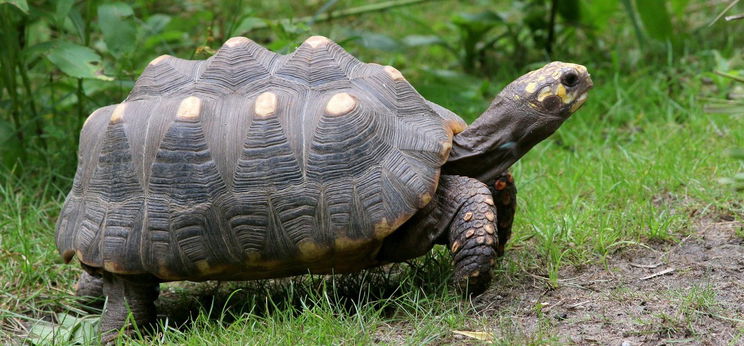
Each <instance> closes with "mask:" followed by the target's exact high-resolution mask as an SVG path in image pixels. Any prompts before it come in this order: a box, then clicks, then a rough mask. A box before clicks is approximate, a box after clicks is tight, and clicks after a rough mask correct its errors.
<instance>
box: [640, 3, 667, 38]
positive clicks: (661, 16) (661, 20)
mask: <svg viewBox="0 0 744 346" xmlns="http://www.w3.org/2000/svg"><path fill="white" fill-rule="evenodd" d="M635 5H636V9H637V10H638V15H639V16H640V17H641V21H642V22H643V28H644V29H645V30H646V33H647V34H648V36H650V37H651V38H654V39H657V40H660V41H667V40H669V39H671V38H672V34H673V32H672V21H671V19H670V18H669V12H668V11H667V8H666V1H665V0H636V2H635Z"/></svg>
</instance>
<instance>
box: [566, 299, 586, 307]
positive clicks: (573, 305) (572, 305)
mask: <svg viewBox="0 0 744 346" xmlns="http://www.w3.org/2000/svg"><path fill="white" fill-rule="evenodd" d="M589 302H591V300H585V301H583V302H578V303H576V304H571V305H569V306H568V308H569V309H576V308H579V307H581V306H582V305H584V304H586V303H589Z"/></svg>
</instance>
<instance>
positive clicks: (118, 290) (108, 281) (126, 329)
mask: <svg viewBox="0 0 744 346" xmlns="http://www.w3.org/2000/svg"><path fill="white" fill-rule="evenodd" d="M103 292H104V294H105V295H106V297H107V303H106V307H105V308H104V310H103V315H101V342H102V343H103V344H108V343H112V342H114V341H115V340H116V338H117V337H119V335H120V334H122V333H124V334H128V335H132V334H133V333H134V332H135V331H149V330H151V329H152V327H153V326H154V325H155V317H156V311H155V299H157V298H158V293H159V284H158V281H157V280H155V279H154V278H152V277H149V276H134V275H132V276H128V275H116V274H111V273H104V274H103Z"/></svg>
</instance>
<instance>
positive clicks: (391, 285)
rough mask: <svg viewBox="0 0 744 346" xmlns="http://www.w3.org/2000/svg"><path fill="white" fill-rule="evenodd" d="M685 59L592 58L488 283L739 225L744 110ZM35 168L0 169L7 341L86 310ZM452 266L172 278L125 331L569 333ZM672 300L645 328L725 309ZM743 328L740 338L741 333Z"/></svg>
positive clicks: (49, 175)
mask: <svg viewBox="0 0 744 346" xmlns="http://www.w3.org/2000/svg"><path fill="white" fill-rule="evenodd" d="M400 11H407V10H400ZM381 18H383V19H380V20H381V21H384V20H385V19H386V18H388V17H384V16H383V17H381ZM396 18H397V17H396ZM398 25H402V24H401V23H400V21H399V20H398V21H396V26H398ZM372 26H373V27H382V26H384V25H379V24H373V25H372ZM619 49H620V48H619ZM365 54H371V53H368V52H367V53H365ZM429 58H430V57H429V56H421V57H417V58H416V57H414V59H417V60H413V61H408V62H406V64H405V65H404V68H405V70H404V72H406V71H410V72H411V74H410V75H411V76H412V78H411V80H412V81H413V82H414V84H415V85H419V83H420V84H421V85H422V86H423V87H422V89H423V90H427V92H430V93H432V95H434V93H436V90H434V89H436V88H432V87H431V85H436V84H431V83H432V80H431V79H430V77H429V76H428V75H427V73H426V72H425V68H426V67H432V66H434V65H436V64H437V63H438V62H437V60H436V59H434V60H433V61H431V62H430V63H429V64H430V65H426V63H425V62H426V61H428V60H429ZM446 58H447V57H445V58H442V57H440V58H439V62H441V61H442V60H443V59H446ZM365 59H367V60H375V59H373V58H372V57H371V56H369V57H365ZM382 59H383V61H379V60H378V62H381V63H394V64H395V63H396V62H400V61H403V60H404V59H402V58H401V57H400V55H394V56H393V57H387V58H382ZM385 59H387V61H384V60H385ZM684 59H685V58H679V59H678V60H675V62H674V63H673V64H672V63H669V64H663V63H662V64H655V65H654V66H645V67H639V68H638V69H636V70H634V71H633V72H632V73H620V72H617V71H614V70H611V69H608V68H607V66H605V65H600V64H597V65H594V66H592V65H591V64H589V69H590V71H591V72H592V76H593V79H594V84H595V86H596V87H595V89H594V90H593V91H592V92H591V94H590V98H589V100H588V101H587V103H586V105H585V106H584V108H583V109H582V110H581V111H580V112H579V113H578V114H576V115H575V116H574V117H573V118H572V119H570V120H569V121H567V122H566V124H565V125H564V126H563V127H562V128H561V129H560V130H559V131H558V133H557V134H556V135H555V136H553V137H552V138H551V139H549V140H547V141H546V142H544V143H542V144H540V145H538V146H537V147H536V148H535V149H533V151H532V152H530V153H529V154H528V155H527V156H526V157H524V158H523V159H522V160H521V161H520V162H518V163H517V164H516V165H515V166H514V167H513V172H514V175H515V177H516V180H517V184H518V187H519V207H518V215H517V218H516V221H515V229H514V235H513V238H512V240H511V242H510V243H509V246H508V248H507V256H506V257H505V258H504V259H503V260H502V261H501V262H500V264H499V266H498V268H496V269H495V272H496V279H495V282H494V284H493V286H494V290H495V292H497V294H498V292H500V291H501V290H505V289H519V288H520V285H521V283H522V282H524V281H525V280H537V282H539V284H540V285H543V289H544V290H546V291H549V290H554V289H556V288H558V287H561V286H562V285H564V282H565V281H564V279H565V278H563V277H562V274H561V273H562V272H565V270H566V268H572V267H576V268H581V267H586V266H592V265H594V264H596V263H599V264H602V263H604V262H605V261H606V260H607V258H608V257H610V256H613V255H615V254H618V253H620V252H622V251H624V250H626V249H627V248H633V247H638V246H647V245H646V244H658V243H664V244H666V243H669V244H674V243H676V242H678V241H679V240H681V239H683V238H685V237H686V236H688V235H689V234H691V233H692V232H693V230H694V224H695V222H696V220H697V218H699V217H700V216H701V215H703V216H704V215H713V214H716V213H726V214H731V215H736V218H737V220H739V221H741V219H742V217H743V215H744V206H743V205H742V203H741V200H742V196H741V194H737V193H735V192H733V191H731V190H730V189H728V188H727V187H725V186H722V185H720V184H719V183H718V182H717V180H718V178H720V177H726V176H733V175H734V174H735V173H736V172H737V171H741V170H742V164H741V163H739V162H737V161H735V160H733V159H731V158H730V157H728V156H727V155H726V150H727V149H729V148H732V147H736V146H741V143H744V122H742V119H741V118H740V117H739V118H737V117H735V116H731V115H710V114H704V113H703V110H702V109H703V107H702V106H703V105H702V104H701V103H700V102H699V101H698V98H699V97H701V96H711V95H706V93H707V91H705V89H704V88H703V85H702V84H701V82H700V81H699V74H700V71H711V70H713V69H714V67H715V66H714V62H713V61H712V58H711V57H710V54H709V53H708V52H705V51H701V52H698V53H691V54H690V55H689V57H688V59H689V60H684ZM416 62H421V64H417V63H416ZM396 65H397V64H396ZM417 66H418V67H417ZM407 75H408V74H407ZM511 77H514V76H511ZM425 94H426V93H425ZM435 96H436V95H435ZM712 96H720V95H712ZM437 97H445V96H442V95H439V96H437ZM444 102H445V103H446V102H448V101H446V100H445V101H444ZM483 102H484V100H482V99H480V100H478V101H477V102H475V103H477V104H483ZM459 107H460V108H458V110H464V111H465V112H469V113H464V116H466V117H468V118H470V119H472V118H473V117H474V114H473V112H474V111H473V110H472V109H474V107H472V105H461V106H459ZM30 171H33V172H34V173H32V174H28V175H24V176H21V177H18V176H16V175H15V174H11V173H8V172H5V173H3V175H2V179H1V180H2V184H0V327H2V329H0V342H2V343H9V342H13V340H15V339H16V337H17V335H20V334H24V333H25V332H26V330H25V329H24V328H27V327H28V326H29V325H30V324H32V323H34V322H36V321H40V320H45V319H46V320H48V319H50V318H51V317H50V316H52V315H53V314H54V313H55V312H69V313H78V312H82V311H81V308H80V307H79V304H78V303H77V301H76V300H75V299H74V298H73V297H72V293H73V289H72V286H73V284H74V282H75V280H76V277H77V275H78V274H79V273H80V272H81V270H80V268H79V267H77V266H75V265H64V264H62V262H61V259H60V258H59V255H58V254H57V252H56V249H55V248H54V222H55V219H56V216H57V214H58V212H59V208H60V206H61V203H62V201H63V198H64V195H65V193H66V192H67V191H66V189H67V186H69V184H70V180H69V179H70V178H69V177H60V176H58V174H59V172H57V171H56V170H55V167H54V165H53V164H51V163H50V164H49V165H48V166H46V167H34V169H33V170H30ZM739 232H741V230H739ZM740 236H741V235H740ZM449 275H450V267H449V254H448V253H447V252H446V249H444V248H436V249H435V251H433V253H432V254H430V255H428V256H426V257H425V258H423V259H419V260H417V261H414V262H413V263H412V264H410V265H408V264H401V265H395V266H393V267H391V268H384V269H379V270H375V271H372V272H371V273H366V274H365V273H363V274H359V275H352V276H335V277H322V276H312V277H310V276H305V277H301V278H297V279H293V280H282V281H278V282H268V281H263V282H251V283H239V284H224V285H220V286H219V287H214V284H213V283H208V284H167V285H163V286H162V289H163V291H164V292H165V293H164V296H165V297H166V298H167V299H166V300H167V301H168V304H164V306H163V310H164V311H166V316H167V317H168V320H167V321H161V322H162V324H163V325H162V327H161V330H162V333H159V334H156V335H155V336H152V337H148V338H144V339H143V338H141V337H139V336H137V335H135V336H134V337H133V338H131V339H126V340H121V341H122V342H125V343H131V344H142V345H149V344H187V345H202V344H369V343H390V344H400V343H405V344H425V343H450V342H458V340H459V339H455V338H454V337H453V336H452V331H453V330H475V331H484V332H486V334H487V335H490V338H491V340H492V341H493V342H494V343H496V344H504V345H506V344H515V343H517V344H535V345H537V344H555V343H559V342H562V341H565V340H561V339H560V338H558V337H557V336H556V335H557V333H556V331H557V330H558V328H561V325H560V324H559V323H558V322H556V321H557V320H556V319H555V318H554V316H553V315H552V314H551V313H550V312H549V311H545V309H544V308H543V307H542V305H540V304H541V303H539V299H540V297H538V296H535V297H532V296H524V299H526V300H534V301H535V304H534V305H533V306H534V308H533V310H532V312H531V313H530V314H528V316H530V319H529V320H527V321H521V320H516V319H514V318H512V316H515V315H518V314H522V315H524V312H522V311H517V310H516V308H514V307H512V306H510V305H508V302H504V301H503V300H498V299H496V300H494V301H493V302H487V303H485V305H486V307H485V308H484V307H483V304H484V303H483V302H481V303H479V304H480V305H479V306H478V307H476V306H475V304H474V303H473V302H472V301H470V300H467V299H462V298H460V296H459V295H458V294H457V293H456V292H455V291H454V290H453V289H451V287H450V286H449V285H448V280H449ZM525 294H526V293H525ZM666 299H668V300H669V302H670V304H674V305H675V306H677V307H678V309H677V311H674V312H671V313H660V314H659V315H657V316H654V318H653V319H651V320H649V322H648V323H649V324H652V323H657V322H659V321H660V322H659V323H657V324H658V325H656V326H655V327H654V328H657V329H655V330H654V332H657V333H662V334H664V333H666V334H669V335H676V334H677V333H678V332H679V331H685V330H688V329H689V330H691V331H694V326H691V324H694V322H695V319H696V318H697V316H698V315H699V314H712V313H720V311H719V310H720V309H722V308H721V307H719V306H718V305H717V303H716V302H715V294H713V293H711V291H710V288H709V287H694V288H691V289H690V290H687V291H678V292H673V293H672V294H670V295H669V296H668V297H667V298H666ZM501 304H503V305H501ZM739 328H740V330H741V331H740V333H739V335H738V336H737V338H738V340H739V341H738V342H740V341H741V340H742V339H743V338H744V336H742V335H744V329H741V328H742V327H739ZM693 334H694V333H693ZM466 341H470V340H465V341H463V342H466ZM730 342H732V344H735V343H736V342H737V341H736V340H734V339H732V340H730Z"/></svg>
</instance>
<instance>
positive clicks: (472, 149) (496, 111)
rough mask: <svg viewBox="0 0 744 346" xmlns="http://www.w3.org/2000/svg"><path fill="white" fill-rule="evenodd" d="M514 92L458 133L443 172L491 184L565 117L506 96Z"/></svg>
mask: <svg viewBox="0 0 744 346" xmlns="http://www.w3.org/2000/svg"><path fill="white" fill-rule="evenodd" d="M510 94H511V93H510V92H509V91H508V90H504V91H502V92H501V93H500V94H499V96H497V97H496V99H494V100H493V102H491V105H490V106H489V107H488V109H487V110H486V111H485V112H484V113H483V114H482V115H481V116H480V117H479V118H478V119H477V120H476V121H475V122H473V124H472V125H470V126H468V128H466V129H465V130H464V131H463V132H460V133H459V134H457V135H455V137H454V138H453V143H452V151H450V156H449V159H448V160H447V162H446V163H445V164H444V166H443V167H442V172H443V174H451V175H463V176H468V177H472V178H476V179H478V180H480V181H482V182H484V183H486V184H490V183H492V182H493V181H494V180H495V179H496V178H497V177H498V176H499V175H500V174H501V173H503V172H505V171H506V170H507V168H509V167H510V166H511V165H512V164H514V162H516V161H517V160H519V158H521V157H522V156H523V155H524V154H525V153H527V151H529V150H530V149H532V147H533V146H535V144H537V143H539V142H540V141H542V140H544V139H545V138H547V137H548V136H550V135H551V134H553V132H555V130H557V129H558V127H559V126H560V125H561V123H563V121H564V120H565V118H564V117H557V116H550V115H544V114H540V113H537V112H535V111H534V110H532V109H525V108H524V107H525V106H524V103H523V102H522V103H517V102H515V101H514V100H513V99H512V98H511V97H507V96H506V95H510Z"/></svg>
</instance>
